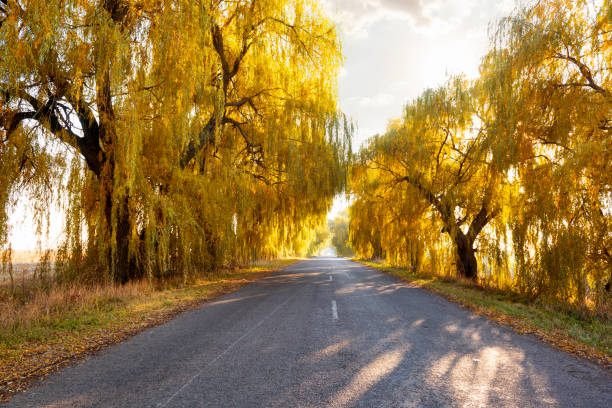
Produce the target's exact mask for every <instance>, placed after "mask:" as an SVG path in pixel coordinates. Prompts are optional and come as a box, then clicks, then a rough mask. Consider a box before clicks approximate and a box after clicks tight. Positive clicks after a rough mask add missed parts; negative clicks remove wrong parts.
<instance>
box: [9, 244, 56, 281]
mask: <svg viewBox="0 0 612 408" xmlns="http://www.w3.org/2000/svg"><path fill="white" fill-rule="evenodd" d="M40 258H41V253H40V252H39V251H31V250H14V251H13V253H12V256H11V260H12V261H13V279H14V280H15V281H16V282H19V281H21V280H23V279H27V278H29V277H30V276H32V274H33V273H34V271H35V270H36V267H37V266H38V264H39V262H40ZM54 258H55V253H54V252H52V253H51V260H54ZM0 272H1V270H0ZM9 280H10V276H9V275H8V274H7V273H0V283H5V282H8V281H9Z"/></svg>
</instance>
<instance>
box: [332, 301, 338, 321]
mask: <svg viewBox="0 0 612 408" xmlns="http://www.w3.org/2000/svg"><path fill="white" fill-rule="evenodd" d="M332 318H333V319H334V320H338V306H336V301H335V300H332Z"/></svg>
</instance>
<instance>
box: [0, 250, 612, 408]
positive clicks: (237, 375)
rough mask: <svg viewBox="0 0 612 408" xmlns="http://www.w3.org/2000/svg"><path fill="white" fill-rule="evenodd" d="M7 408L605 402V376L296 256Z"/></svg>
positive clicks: (530, 342) (333, 265)
mask: <svg viewBox="0 0 612 408" xmlns="http://www.w3.org/2000/svg"><path fill="white" fill-rule="evenodd" d="M8 406H10V407H33V406H54V407H55V406H70V407H73V406H83V407H85V406H86V407H92V406H95V407H325V406H329V407H349V406H350V407H352V406H359V407H445V406H448V407H454V406H457V407H466V406H470V407H477V406H487V407H501V406H510V407H531V406H533V407H536V406H537V407H546V406H559V407H590V408H595V407H612V376H611V375H610V374H609V373H606V372H604V371H603V370H601V369H600V368H598V367H596V366H595V365H592V364H590V363H588V362H586V361H582V360H579V359H577V358H575V357H572V356H570V355H567V354H565V353H562V352H559V351H556V350H553V349H551V348H550V347H548V346H546V345H543V344H541V343H539V342H538V341H537V340H535V339H533V338H530V337H527V336H521V335H517V334H514V333H513V332H512V331H510V330H508V329H505V328H502V327H498V326H496V325H494V324H492V323H490V322H488V321H487V320H485V319H483V318H481V317H479V316H476V315H474V314H472V313H470V312H468V311H466V310H464V309H462V308H460V307H459V306H457V305H455V304H453V303H449V302H447V301H446V300H444V299H442V298H440V297H438V296H436V295H433V294H430V293H428V292H427V291H425V290H422V289H418V288H414V287H411V286H410V285H407V284H405V283H402V282H399V281H398V280H396V279H394V278H392V277H390V276H387V275H383V274H381V273H379V272H377V271H374V270H372V269H369V268H366V267H363V266H361V265H359V264H356V263H353V262H350V261H347V260H344V259H337V258H315V259H312V260H308V261H304V262H301V263H298V264H295V265H293V266H290V267H288V268H286V269H285V270H283V271H281V272H279V273H276V274H274V275H271V276H269V277H267V278H264V279H262V280H260V281H258V282H256V283H254V284H251V285H248V286H246V287H244V288H242V289H241V290H239V291H237V292H234V293H232V294H230V295H227V296H225V297H223V298H220V299H218V300H216V301H213V302H210V303H207V304H206V305H204V306H203V307H201V308H199V309H197V310H193V311H190V312H187V313H185V314H183V315H181V316H179V317H177V318H176V319H174V320H173V321H171V322H169V323H167V324H164V325H162V326H159V327H156V328H153V329H151V330H148V331H146V332H143V333H141V334H139V335H137V336H135V337H134V338H132V339H131V340H129V341H126V342H124V343H122V344H119V345H117V346H114V347H112V348H109V349H107V350H106V351H104V352H102V353H100V354H99V355H97V356H95V357H92V358H90V359H88V360H87V361H85V362H84V363H82V364H80V365H78V366H74V367H71V368H68V369H65V370H63V371H62V372H59V373H56V374H54V375H52V376H50V377H48V378H47V379H45V380H44V381H42V382H41V383H40V385H38V386H36V387H34V388H32V389H30V390H29V391H27V392H25V393H22V394H19V395H16V396H15V397H14V398H13V399H12V401H11V402H10V403H9V404H8Z"/></svg>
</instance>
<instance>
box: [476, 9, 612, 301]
mask: <svg viewBox="0 0 612 408" xmlns="http://www.w3.org/2000/svg"><path fill="white" fill-rule="evenodd" d="M495 34H496V35H495V37H494V39H495V43H494V48H493V50H492V52H491V53H490V54H489V55H488V57H487V59H486V60H485V63H484V65H483V74H482V75H483V81H484V82H485V83H486V87H487V93H488V95H489V97H490V99H491V101H492V109H493V110H494V111H495V113H494V115H493V116H494V118H495V126H496V127H498V128H500V129H503V133H502V135H503V137H500V138H498V140H497V141H496V145H497V147H496V148H495V150H496V156H498V157H499V158H500V160H499V161H500V162H501V163H504V167H505V168H506V169H510V170H511V171H512V172H515V174H516V175H517V178H518V182H519V184H520V195H519V196H518V197H516V201H515V204H516V205H515V206H513V207H512V208H513V216H512V219H513V222H512V225H511V227H512V228H511V229H512V237H513V242H514V247H515V252H516V257H517V262H516V264H517V268H518V269H517V279H518V282H517V284H518V285H519V287H520V288H521V290H523V291H525V292H528V293H532V294H536V295H540V294H543V295H547V296H550V297H553V298H556V299H560V300H563V301H566V302H567V301H569V302H571V303H575V304H577V305H583V304H585V301H586V299H587V296H588V297H589V298H591V299H597V300H598V301H599V300H602V299H603V298H602V296H603V295H602V291H603V290H604V288H605V286H606V285H607V284H609V282H610V281H612V224H611V223H610V203H611V201H610V200H611V197H612V190H611V188H612V145H611V143H610V141H611V140H612V117H611V114H612V113H611V112H612V52H611V51H612V48H611V47H612V3H611V2H610V1H603V2H599V1H582V0H574V1H562V0H555V1H552V0H547V1H540V2H538V3H537V4H535V5H534V6H532V7H527V8H525V9H522V10H519V11H518V12H517V13H516V14H515V15H513V16H511V17H510V18H508V19H505V20H503V21H502V22H501V24H500V25H499V28H498V30H497V32H496V33H495Z"/></svg>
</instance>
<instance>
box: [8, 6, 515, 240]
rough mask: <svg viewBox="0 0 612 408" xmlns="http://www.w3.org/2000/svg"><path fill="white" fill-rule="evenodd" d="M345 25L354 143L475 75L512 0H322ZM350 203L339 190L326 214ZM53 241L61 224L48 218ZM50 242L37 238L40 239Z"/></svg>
mask: <svg viewBox="0 0 612 408" xmlns="http://www.w3.org/2000/svg"><path fill="white" fill-rule="evenodd" d="M321 1H322V2H323V6H324V7H326V8H327V10H328V12H329V13H330V14H331V15H332V16H333V17H334V18H335V19H336V21H337V22H338V24H339V26H340V30H341V32H342V41H343V53H344V67H343V69H342V72H341V75H340V78H339V98H340V109H341V110H342V111H343V112H344V113H346V114H347V115H348V116H349V117H351V118H352V119H353V120H354V121H355V122H356V124H357V126H358V130H357V133H356V135H355V139H354V142H353V143H354V146H355V148H356V149H357V148H358V147H359V146H360V145H361V144H362V143H363V142H364V141H365V140H366V139H367V138H368V137H371V136H373V135H375V134H377V133H383V132H384V131H385V128H386V126H387V123H388V121H389V120H391V119H394V118H398V117H400V115H401V113H402V109H403V106H404V105H405V104H406V103H407V102H409V101H410V100H411V99H413V98H415V97H416V96H418V95H419V94H420V93H421V92H422V91H423V90H425V89H427V88H431V87H436V86H438V85H441V84H443V83H444V81H445V79H446V78H448V76H449V75H452V74H461V73H463V74H466V75H467V76H468V77H475V76H476V75H477V73H478V66H479V63H480V58H481V57H482V56H483V55H484V54H485V52H486V51H487V46H488V29H489V25H490V23H492V22H495V21H496V20H497V19H499V18H500V17H503V16H505V15H507V14H508V13H509V12H510V11H511V10H512V8H513V4H514V3H513V0H321ZM348 205H349V202H348V201H347V200H346V198H345V197H344V196H339V197H336V199H335V200H334V205H333V207H332V210H331V211H330V213H329V214H328V218H333V217H335V216H337V214H338V213H340V212H341V211H343V210H344V209H346V208H347V207H348ZM28 213H29V212H28V211H27V209H26V208H24V207H18V209H17V211H16V212H15V213H14V214H13V215H12V216H11V217H10V224H11V225H12V233H11V238H10V242H11V244H12V246H13V248H14V249H35V247H36V242H37V240H38V239H37V237H36V233H35V231H34V228H33V227H32V223H31V222H30V220H28ZM53 224H54V225H51V230H50V234H49V238H50V241H51V242H53V241H55V240H56V239H57V237H58V236H59V234H60V231H61V225H56V224H60V223H53ZM47 245H48V243H45V242H42V246H43V247H45V246H47Z"/></svg>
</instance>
